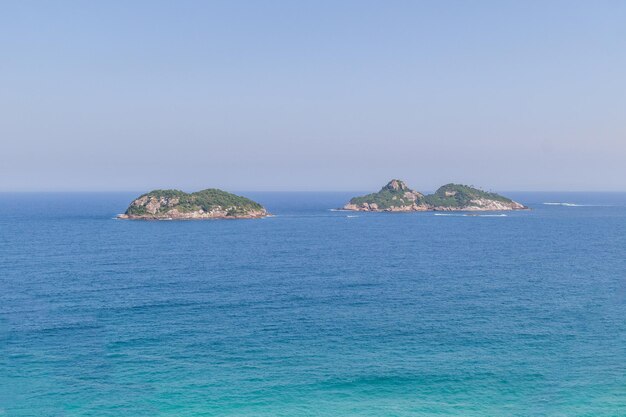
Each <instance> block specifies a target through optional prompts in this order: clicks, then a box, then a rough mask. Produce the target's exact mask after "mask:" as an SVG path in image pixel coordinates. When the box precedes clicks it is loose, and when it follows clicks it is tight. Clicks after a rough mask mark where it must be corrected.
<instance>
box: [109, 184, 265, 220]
mask: <svg viewBox="0 0 626 417" xmlns="http://www.w3.org/2000/svg"><path fill="white" fill-rule="evenodd" d="M268 215H269V213H268V212H267V210H266V209H265V208H264V207H263V206H261V205H260V204H259V203H257V202H255V201H252V200H250V199H248V198H245V197H241V196H238V195H235V194H231V193H227V192H226V191H222V190H218V189H216V188H210V189H207V190H203V191H198V192H195V193H185V192H183V191H179V190H154V191H150V192H149V193H146V194H143V195H141V196H139V197H137V198H136V199H135V200H133V202H132V203H130V206H128V209H127V210H126V212H125V213H124V214H120V215H118V216H117V217H118V218H119V219H129V220H201V219H257V218H261V217H266V216H268Z"/></svg>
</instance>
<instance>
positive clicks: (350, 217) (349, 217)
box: [346, 215, 359, 219]
mask: <svg viewBox="0 0 626 417" xmlns="http://www.w3.org/2000/svg"><path fill="white" fill-rule="evenodd" d="M346 217H347V218H348V219H352V218H355V217H359V216H349V215H348V216H346Z"/></svg>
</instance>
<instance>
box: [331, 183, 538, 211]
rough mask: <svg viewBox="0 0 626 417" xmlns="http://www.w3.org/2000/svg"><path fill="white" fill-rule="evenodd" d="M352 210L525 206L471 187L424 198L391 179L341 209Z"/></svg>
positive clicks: (452, 186) (444, 190)
mask: <svg viewBox="0 0 626 417" xmlns="http://www.w3.org/2000/svg"><path fill="white" fill-rule="evenodd" d="M343 209H344V210H355V211H376V212H381V211H387V212H407V211H501V210H523V209H527V207H526V206H524V205H523V204H520V203H518V202H516V201H513V200H511V199H509V198H506V197H503V196H501V195H499V194H496V193H489V192H485V191H482V190H479V189H477V188H474V187H470V186H467V185H461V184H446V185H444V186H442V187H440V188H439V189H438V190H437V191H436V192H435V193H433V194H430V195H424V194H422V193H420V192H417V191H414V190H411V189H410V188H409V187H407V185H406V184H405V183H404V182H403V181H400V180H395V179H394V180H391V181H390V182H389V183H388V184H387V185H385V186H384V187H383V188H381V189H380V191H378V192H377V193H373V194H368V195H365V196H362V197H355V198H353V199H351V200H350V202H349V203H347V204H346V205H345V206H344V207H343Z"/></svg>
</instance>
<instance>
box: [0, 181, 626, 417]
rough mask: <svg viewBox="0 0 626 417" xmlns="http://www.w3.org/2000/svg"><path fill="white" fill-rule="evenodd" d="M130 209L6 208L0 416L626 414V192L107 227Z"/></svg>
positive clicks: (316, 199) (40, 203)
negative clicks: (511, 203) (429, 208)
mask: <svg viewBox="0 0 626 417" xmlns="http://www.w3.org/2000/svg"><path fill="white" fill-rule="evenodd" d="M137 194H138V193H67V194H63V193H22V194H20V193H17V194H10V193H4V194H0V416H37V417H45V416H115V417H121V416H133V417H139V416H151V417H152V416H255V417H263V416H469V417H471V416H625V415H626V194H624V193H505V194H506V195H508V196H510V197H512V198H514V199H515V200H517V201H520V202H522V203H524V204H527V205H529V206H530V207H531V208H532V210H530V211H519V212H509V213H506V216H463V215H459V213H440V214H453V215H436V214H435V213H353V212H343V211H331V210H329V209H332V208H334V207H339V206H341V205H342V204H343V203H344V202H345V201H346V200H347V199H349V198H350V197H351V196H353V195H357V194H359V193H242V194H243V195H245V196H247V197H250V198H253V199H256V200H257V201H259V202H260V203H262V204H264V205H265V206H266V207H267V208H268V209H269V210H270V211H271V212H272V213H273V214H275V216H274V217H270V218H265V219H260V220H230V221H219V220H218V221H152V222H146V221H134V222H133V221H120V220H115V219H114V216H115V215H116V214H118V213H121V212H123V211H124V210H125V208H126V206H127V204H128V203H129V202H130V201H131V200H132V199H133V198H134V197H135V196H136V195H137ZM545 203H558V204H545ZM563 203H566V204H565V205H564V204H563Z"/></svg>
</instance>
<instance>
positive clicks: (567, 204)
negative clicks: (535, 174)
mask: <svg viewBox="0 0 626 417" xmlns="http://www.w3.org/2000/svg"><path fill="white" fill-rule="evenodd" d="M543 204H544V205H546V206H563V207H615V206H612V205H607V204H576V203H543Z"/></svg>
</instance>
